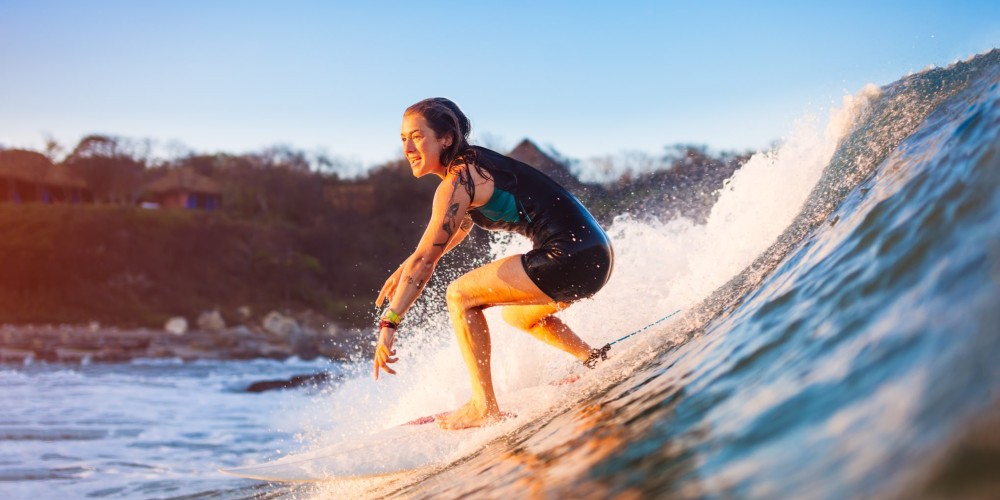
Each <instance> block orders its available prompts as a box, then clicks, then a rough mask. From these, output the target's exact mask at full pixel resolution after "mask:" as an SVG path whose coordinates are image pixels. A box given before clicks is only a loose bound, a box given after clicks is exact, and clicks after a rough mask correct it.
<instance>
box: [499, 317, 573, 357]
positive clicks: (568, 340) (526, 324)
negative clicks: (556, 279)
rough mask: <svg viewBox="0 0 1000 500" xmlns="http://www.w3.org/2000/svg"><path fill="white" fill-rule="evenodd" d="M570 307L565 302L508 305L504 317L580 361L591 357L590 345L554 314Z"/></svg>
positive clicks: (515, 325)
mask: <svg viewBox="0 0 1000 500" xmlns="http://www.w3.org/2000/svg"><path fill="white" fill-rule="evenodd" d="M567 307H569V304H565V303H558V304H556V303H550V304H542V305H531V306H506V307H504V308H503V319H504V320H505V321H506V322H507V323H510V324H511V325H512V326H514V327H516V328H519V329H521V330H524V331H526V332H528V333H530V334H531V335H533V336H534V337H535V338H537V339H538V340H541V341H542V342H545V343H546V344H549V345H550V346H553V347H556V348H558V349H560V350H562V351H565V352H567V353H569V354H570V355H572V356H574V357H575V358H576V359H579V360H580V361H586V360H587V359H588V358H589V357H590V345H588V344H587V343H586V342H584V341H583V339H581V338H580V337H578V336H577V335H576V333H574V332H573V330H571V329H570V328H569V327H568V326H566V323H563V322H562V320H561V319H559V318H557V317H555V316H553V314H555V313H557V312H559V311H562V310H563V309H566V308H567Z"/></svg>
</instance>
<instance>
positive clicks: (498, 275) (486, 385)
mask: <svg viewBox="0 0 1000 500" xmlns="http://www.w3.org/2000/svg"><path fill="white" fill-rule="evenodd" d="M447 297H448V312H449V314H450V315H451V322H452V324H453V325H454V327H455V335H456V337H457V338H458V345H459V348H460V349H461V351H462V357H463V358H464V359H465V365H466V368H468V370H469V378H470V379H471V382H472V398H471V399H470V400H469V402H468V403H466V404H465V406H463V407H461V408H459V409H458V410H457V411H455V412H453V413H451V414H449V415H448V416H446V417H444V418H442V419H441V421H440V422H439V423H440V425H441V427H444V428H446V429H462V428H466V427H476V426H480V425H484V424H486V423H489V422H491V421H494V420H497V419H499V418H500V416H501V414H500V406H499V405H498V404H497V400H496V394H494V392H493V377H492V374H491V371H490V348H491V346H490V330H489V326H488V325H487V324H486V318H485V316H484V315H483V309H486V308H487V307H491V306H498V305H545V304H550V305H551V306H552V308H553V312H554V311H555V310H557V309H558V306H556V304H554V303H553V302H552V299H551V298H549V296H548V295H545V293H544V292H542V291H541V290H539V289H538V286H537V285H535V283H534V282H533V281H531V278H529V277H528V274H527V273H526V272H525V271H524V266H523V265H522V264H521V256H520V255H512V256H510V257H505V258H503V259H500V260H497V261H495V262H492V263H490V264H487V265H485V266H483V267H480V268H478V269H474V270H472V271H469V272H468V273H466V274H465V275H463V276H462V277H460V278H458V279H457V280H455V281H453V282H452V283H451V284H450V285H449V286H448V293H447ZM550 314H551V313H550ZM588 352H589V349H588ZM574 355H576V354H575V353H574Z"/></svg>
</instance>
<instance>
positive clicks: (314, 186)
mask: <svg viewBox="0 0 1000 500" xmlns="http://www.w3.org/2000/svg"><path fill="white" fill-rule="evenodd" d="M152 151H153V148H152V145H151V142H150V141H145V140H132V139H127V138H121V137H113V136H107V135H90V136H87V137H85V138H83V139H82V140H81V141H80V142H79V143H78V144H77V145H76V146H75V147H74V148H73V149H72V150H71V151H69V153H68V154H66V155H65V157H63V158H62V159H59V158H58V155H59V153H60V152H61V149H60V148H59V146H58V145H57V144H54V141H50V143H49V144H48V145H47V146H46V148H45V150H44V151H42V152H41V153H42V154H45V155H46V156H48V157H50V158H53V159H56V160H58V161H57V163H59V164H61V165H63V166H64V167H66V168H67V169H69V170H71V171H72V172H75V173H77V174H78V175H79V176H81V177H82V178H83V179H84V180H85V181H86V182H87V184H88V186H89V187H90V189H91V191H92V194H93V196H94V199H95V201H96V202H97V203H96V206H95V207H92V208H88V207H82V206H81V207H72V210H77V211H79V210H85V211H86V210H91V211H94V213H95V214H96V215H95V216H93V217H76V218H74V219H73V220H79V221H81V222H79V223H78V225H82V224H85V223H86V224H91V226H88V227H92V228H97V227H100V221H101V220H106V221H114V222H108V223H109V224H112V225H113V226H114V225H117V226H115V227H117V229H116V232H113V234H103V233H104V232H103V231H101V230H98V229H93V230H92V231H90V232H92V233H94V234H90V233H88V232H86V231H79V232H77V233H73V231H72V230H71V229H69V227H68V226H67V224H70V223H68V222H65V221H63V222H61V223H59V224H55V223H54V222H53V221H51V220H49V221H47V219H46V217H48V216H47V215H45V214H46V212H45V211H44V210H38V209H31V215H30V216H26V215H24V214H26V213H28V212H24V211H23V210H27V209H26V208H21V209H18V208H16V207H5V208H4V209H3V210H4V212H3V213H0V219H2V218H5V217H6V219H7V220H8V221H22V222H21V223H20V224H21V226H22V227H21V229H20V231H21V233H23V234H21V235H20V237H19V235H18V234H13V235H12V234H10V231H11V229H10V228H8V230H7V232H8V236H13V237H8V238H6V242H2V241H0V255H4V254H5V255H4V257H5V258H6V259H7V261H6V262H7V263H6V265H7V266H11V268H13V267H16V266H17V261H18V259H21V260H22V261H31V262H34V263H35V264H32V265H26V266H21V270H22V271H21V272H20V274H18V276H21V278H20V279H21V281H19V282H16V283H13V282H11V281H10V280H7V281H6V282H4V283H0V297H4V298H5V299H6V300H8V301H13V302H14V304H15V305H16V304H17V303H18V301H21V302H25V301H27V302H31V301H32V300H34V301H35V302H31V303H33V304H34V306H33V309H35V310H38V311H47V312H39V313H38V314H36V315H28V316H24V314H21V316H18V314H20V313H18V312H17V310H18V307H15V306H11V307H9V308H8V307H0V322H15V323H16V322H28V321H31V322H38V321H39V320H40V318H43V317H44V316H45V314H50V315H51V313H52V311H53V309H52V308H53V307H55V308H57V309H58V308H60V307H62V308H63V309H65V310H67V311H68V310H69V309H74V310H76V312H73V313H72V314H71V313H68V312H66V311H63V312H66V314H63V315H56V316H58V317H60V318H61V320H62V321H67V322H72V321H74V320H80V321H84V320H86V318H85V316H86V315H87V314H88V310H87V307H82V308H80V307H78V306H76V305H72V304H70V303H80V302H81V301H82V302H85V303H95V304H96V303H97V302H96V301H93V302H92V301H91V299H93V298H94V297H101V298H103V299H106V300H105V301H110V302H111V303H114V302H115V301H123V300H126V301H131V302H132V303H135V304H137V305H136V306H135V307H134V308H132V309H130V310H132V311H133V312H129V313H125V312H122V313H121V314H122V315H123V316H127V317H116V314H117V313H116V309H115V308H113V307H110V308H107V309H106V310H102V312H101V314H100V315H98V316H99V317H100V318H102V319H103V320H104V321H106V322H109V323H120V324H142V325H147V326H159V325H156V323H157V322H159V321H161V320H162V319H163V318H164V317H166V316H169V315H173V314H180V313H185V314H195V309H196V308H197V307H199V306H200V307H203V308H211V307H213V306H217V307H221V308H222V309H224V310H225V309H227V308H230V309H235V308H236V307H238V306H239V305H241V304H239V303H238V301H243V302H253V303H256V304H259V305H260V307H275V306H279V307H281V308H284V309H291V310H294V309H309V310H313V311H316V312H319V313H321V314H324V315H327V316H328V317H331V318H334V319H337V320H339V321H341V322H343V323H348V324H356V325H360V324H364V323H365V322H367V321H368V320H369V319H370V318H369V316H370V315H371V309H372V304H371V301H372V300H373V299H374V296H375V292H376V291H377V289H378V288H379V287H381V284H382V282H383V281H384V279H385V278H386V277H387V276H388V274H389V273H390V272H391V271H392V270H393V269H395V266H397V265H398V264H399V262H401V261H402V260H403V259H404V258H405V257H406V256H407V255H408V254H409V252H411V251H412V250H413V247H414V245H415V244H416V242H417V241H418V239H419V238H420V235H421V234H422V232H423V230H424V226H425V225H426V221H427V219H428V217H429V216H430V200H431V198H432V196H433V192H434V189H435V187H436V182H435V179H431V178H423V179H414V178H413V176H412V174H411V173H410V168H409V165H408V163H407V162H406V161H405V160H403V159H399V160H393V161H387V162H385V163H383V164H381V165H378V166H375V167H374V168H371V169H370V170H368V171H367V172H365V173H363V174H361V175H359V176H348V175H345V172H347V171H349V170H351V168H352V167H351V166H350V165H347V164H346V163H345V162H343V161H341V160H338V159H336V158H330V157H328V156H325V155H315V154H308V153H306V152H303V151H300V150H295V149H293V148H290V147H282V146H277V147H270V148H266V149H264V150H261V151H259V152H253V153H246V154H230V153H211V154H204V153H191V152H188V153H185V154H180V155H176V156H175V157H173V158H171V159H166V160H165V159H159V158H155V157H154V156H153V154H152ZM747 157H748V155H747V154H735V153H718V154H713V153H711V152H710V151H709V150H708V149H707V148H706V147H704V146H697V145H678V146H671V147H668V148H665V149H664V152H663V153H662V155H659V156H656V155H645V156H644V155H641V154H636V153H631V154H629V155H622V156H619V157H607V158H603V159H598V160H591V161H589V162H572V161H567V160H565V159H562V158H556V159H558V160H562V162H563V164H564V165H565V167H566V168H568V169H570V170H571V171H572V170H573V169H577V171H579V169H586V168H604V169H606V170H608V171H617V172H619V174H618V176H617V177H615V178H611V179H604V180H603V181H600V182H597V181H591V182H582V183H580V184H579V186H578V187H577V188H576V190H577V193H576V194H577V195H579V196H580V197H581V198H582V199H583V201H584V202H585V204H587V205H588V207H589V208H591V210H592V211H593V212H594V213H595V215H596V216H597V217H598V218H599V219H600V220H601V221H602V222H604V223H606V224H609V223H610V221H611V220H612V219H613V218H614V216H616V215H618V214H620V213H623V212H632V213H634V214H636V215H637V216H639V217H657V218H668V217H676V216H686V217H689V218H692V219H694V220H703V219H704V217H705V216H707V213H708V210H709V209H710V207H711V204H712V203H714V197H715V196H717V191H718V189H719V188H721V187H722V183H723V182H724V180H725V179H727V178H728V177H729V176H730V175H731V174H732V172H733V171H735V169H736V168H738V166H739V165H741V164H742V162H744V161H745V160H746V159H747ZM616 162H617V164H616ZM595 165H597V167H595ZM177 168H190V169H193V170H194V171H196V172H197V173H199V174H201V175H204V176H206V177H209V178H211V179H213V180H214V181H216V182H217V183H218V184H219V185H220V186H221V187H222V191H223V192H222V206H221V208H220V209H219V210H217V211H216V212H215V213H212V214H190V215H179V214H176V213H174V214H167V213H164V214H155V213H150V214H143V215H141V217H138V218H137V217H136V216H130V215H122V214H123V213H127V212H129V211H136V210H140V209H138V208H136V206H137V204H138V203H139V202H140V201H141V200H142V198H143V186H144V185H146V184H148V183H149V182H151V181H152V180H155V179H156V178H158V177H160V176H162V175H164V173H166V172H167V171H168V170H169V169H177ZM18 210H21V211H18ZM60 210H61V213H62V215H60V217H63V219H66V216H65V213H67V212H65V210H62V209H60ZM147 212H157V211H147ZM161 212H171V211H161ZM112 214H114V215H112ZM29 219H30V220H31V221H34V222H33V223H34V224H37V225H38V227H37V228H35V229H32V228H31V227H27V226H25V224H27V223H26V222H23V221H26V220H29ZM139 220H141V221H145V222H142V224H139V223H138V222H137V221H139ZM83 221H87V222H83ZM10 224H15V222H10ZM143 224H145V229H143V228H142V227H140V226H142V225H143ZM45 225H48V226H50V227H61V228H64V229H63V230H64V232H67V233H73V234H77V238H78V241H77V244H76V245H75V246H79V247H81V248H80V249H75V248H73V245H71V246H69V247H68V248H56V247H45V248H41V247H39V246H38V244H37V242H34V241H32V240H31V238H29V237H28V236H25V234H29V233H31V232H32V231H35V232H36V233H37V232H39V231H42V232H44V231H43V230H42V229H40V228H41V227H43V226H45ZM207 226H211V227H213V228H214V229H213V230H211V231H205V230H203V229H198V228H197V227H202V228H204V227H207ZM150 228H155V229H150ZM130 231H131V232H130ZM172 231H173V232H175V233H176V234H174V233H171V232H172ZM84 233H87V235H86V236H84ZM154 233H155V234H154ZM168 233H170V234H168ZM248 233H252V235H257V236H252V235H251V236H248ZM130 234H131V235H132V236H128V235H130ZM50 237H52V238H59V236H58V235H55V236H50ZM102 238H104V239H102ZM213 238H214V239H216V241H215V244H214V245H215V246H213V243H212V240H213ZM192 239H198V240H199V241H198V242H195V241H191V240H192ZM146 240H155V241H156V246H153V245H152V244H148V245H147V246H142V245H144V244H146V243H141V242H140V241H146ZM18 242H20V243H18ZM71 243H72V242H71ZM487 244H488V236H487V235H486V234H485V232H484V231H474V232H473V237H472V238H470V240H469V241H468V242H467V243H465V244H463V245H462V246H460V247H459V248H458V249H456V252H454V255H450V256H447V258H448V259H449V261H448V262H447V263H446V265H445V266H443V267H444V268H448V269H451V270H452V273H455V272H461V270H463V269H466V268H469V267H471V266H472V265H473V262H474V261H476V260H477V259H481V258H482V256H483V255H485V252H484V249H485V247H486V245H487ZM18 245H21V246H20V247H19V246H18ZM115 245H118V246H119V247H120V248H118V249H117V250H115V248H117V247H115ZM164 246H166V247H171V246H174V247H177V248H179V249H182V250H178V251H168V250H169V249H167V250H164V249H161V247H164ZM29 247H30V248H29ZM87 247H102V248H105V251H106V252H110V253H111V254H114V255H117V256H118V257H116V260H117V261H118V262H115V261H113V260H114V259H113V260H112V261H102V263H101V265H100V266H96V265H88V264H86V262H85V261H87V259H100V256H98V255H97V254H94V253H93V252H92V251H85V249H86V248H87ZM31 248H33V249H34V250H31ZM190 248H196V249H198V250H191V251H187V250H183V249H190ZM91 250H92V249H91ZM46 251H48V252H54V253H53V254H52V256H53V259H55V261H53V260H52V259H48V260H46V259H45V258H44V255H42V256H41V257H40V256H39V254H38V252H41V253H42V254H44V253H45V252H46ZM31 252H34V253H35V255H34V256H33V257H29V256H28V255H29V254H30V253H31ZM87 252H90V253H87ZM116 252H117V253H116ZM142 253H146V254H150V255H148V256H147V257H148V258H147V257H144V256H142V255H136V254H142ZM227 254H228V255H233V256H238V259H237V257H233V259H237V260H239V259H242V260H240V262H245V263H246V265H242V264H241V265H240V266H234V264H233V263H232V262H228V263H227V262H225V260H226V259H227V257H226V255H227ZM88 256H89V257H88ZM178 256H182V257H183V258H180V257H178ZM32 259H34V260H32ZM39 259H40V260H39ZM60 259H61V260H62V261H63V262H59V260H60ZM78 261H80V262H83V263H82V264H80V263H79V262H78ZM73 262H78V263H77V266H78V267H82V268H87V269H96V268H100V269H103V271H102V272H101V273H97V274H94V273H93V272H91V273H89V274H87V273H83V271H80V272H77V271H74V270H73V269H72V263H73ZM46 263H48V264H46ZM46 265H55V266H56V267H57V268H59V269H63V270H64V271H60V272H55V273H53V272H51V271H45V270H43V269H42V268H43V267H45V266H46ZM116 266H117V267H116ZM162 266H173V268H174V272H173V275H171V274H165V273H163V272H162V270H161V269H160V268H161V267H162ZM254 266H257V267H258V268H259V269H258V268H254ZM207 267H213V269H214V270H213V272H216V271H218V272H220V273H221V271H220V270H222V269H225V270H227V271H226V272H228V273H229V274H228V275H223V274H218V275H214V274H212V273H208V274H209V275H212V276H215V277H214V278H213V279H214V280H216V281H218V282H219V283H220V284H224V285H225V286H224V287H223V286H221V285H220V287H218V288H213V287H211V286H208V285H206V284H203V283H200V281H201V280H202V279H203V278H204V277H205V276H207V275H206V273H205V272H204V271H203V270H200V269H204V268H207ZM126 268H127V269H126ZM32 269H35V270H37V273H38V274H37V275H36V274H34V273H33V272H32ZM40 275H44V276H45V278H44V279H42V278H39V277H38V276H40ZM9 276H10V275H9ZM157 280H161V281H162V280H168V281H171V287H172V288H176V289H178V291H177V293H176V296H171V295H164V293H165V292H163V291H158V292H156V293H159V294H160V295H156V296H157V297H159V298H158V299H157V300H158V302H157V305H156V306H155V307H152V308H150V307H146V306H142V301H143V296H144V295H145V296H147V297H149V296H152V295H150V294H154V292H152V291H151V290H154V289H155V286H154V285H151V284H150V283H151V282H155V281H157ZM184 280H189V281H198V282H197V283H186V284H185V283H184ZM70 282H72V283H70ZM71 285H72V286H71ZM73 287H76V288H78V289H79V290H80V291H79V296H80V297H79V298H76V299H75V298H74V297H73V296H67V295H66V293H68V292H65V290H67V289H69V288H73ZM233 287H236V288H248V289H253V290H241V291H239V293H235V292H234V291H230V292H229V294H230V295H234V296H238V297H227V296H226V295H227V288H233ZM185 288H189V289H191V290H195V289H200V290H202V291H203V293H193V294H192V293H187V294H186V295H185V293H184V289H185ZM60 290H61V291H60ZM88 290H89V291H88ZM98 290H99V291H98ZM251 292H253V293H251ZM70 295H72V294H70ZM84 295H89V296H90V297H83V296H84ZM154 295H155V294H154ZM39 297H42V298H39ZM46 297H47V298H46ZM123 297H124V298H123ZM192 297H197V298H198V300H199V301H202V302H204V304H201V305H199V304H197V303H194V301H193V299H192ZM36 299H37V300H36ZM43 299H44V300H43ZM39 301H40V302H39ZM71 306H72V307H71ZM95 307H96V306H95ZM29 309H32V308H29ZM91 309H93V307H91ZM139 310H141V311H142V312H141V314H139V313H137V312H134V311H139ZM92 315H93V314H92Z"/></svg>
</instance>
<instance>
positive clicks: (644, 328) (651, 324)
mask: <svg viewBox="0 0 1000 500" xmlns="http://www.w3.org/2000/svg"><path fill="white" fill-rule="evenodd" d="M679 312H681V310H680V309H678V310H676V311H674V312H672V313H670V314H668V315H666V316H664V317H662V318H660V319H658V320H656V321H654V322H652V323H650V324H648V325H646V326H644V327H642V328H640V329H638V330H636V331H634V332H632V333H630V334H628V335H626V336H624V337H622V338H620V339H618V340H616V341H614V342H610V343H609V344H608V345H609V346H612V345H615V344H617V343H619V342H621V341H623V340H625V339H627V338H629V337H631V336H633V335H636V334H639V333H642V332H644V331H646V330H648V329H650V328H652V327H654V326H656V325H658V324H660V323H663V322H664V321H666V320H668V319H670V318H672V317H674V315H675V314H677V313H679Z"/></svg>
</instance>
